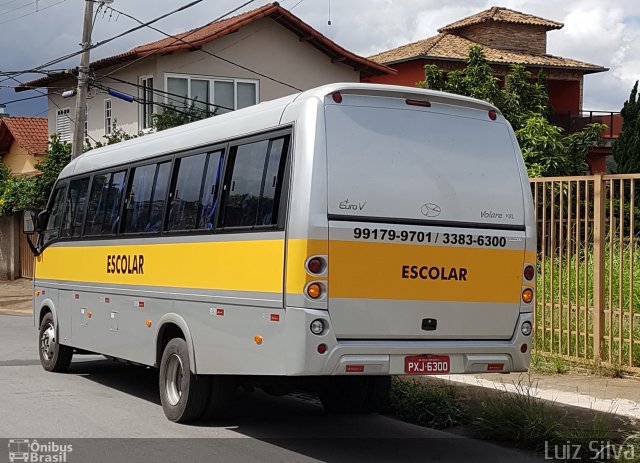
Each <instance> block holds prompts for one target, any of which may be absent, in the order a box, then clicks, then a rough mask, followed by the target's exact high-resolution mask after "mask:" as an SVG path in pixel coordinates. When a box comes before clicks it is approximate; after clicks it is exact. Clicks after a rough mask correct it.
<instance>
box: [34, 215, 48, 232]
mask: <svg viewBox="0 0 640 463" xmlns="http://www.w3.org/2000/svg"><path fill="white" fill-rule="evenodd" d="M48 221H49V211H48V210H46V209H45V210H44V211H42V212H40V213H39V214H38V217H37V219H36V231H37V232H38V233H42V232H43V231H44V230H45V229H46V228H47V222H48Z"/></svg>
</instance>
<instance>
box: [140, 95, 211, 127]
mask: <svg viewBox="0 0 640 463" xmlns="http://www.w3.org/2000/svg"><path fill="white" fill-rule="evenodd" d="M215 114H216V110H214V111H209V110H205V109H201V108H197V107H196V106H195V102H194V103H192V104H191V106H189V107H188V108H183V109H177V108H175V107H174V106H173V105H170V106H169V107H167V108H165V109H164V110H163V111H162V112H161V113H155V114H152V115H151V118H152V119H153V128H154V129H156V130H157V131H158V132H159V131H161V130H166V129H170V128H171V127H177V126H179V125H183V124H188V123H189V122H195V121H199V120H201V119H205V118H207V117H210V116H214V115H215Z"/></svg>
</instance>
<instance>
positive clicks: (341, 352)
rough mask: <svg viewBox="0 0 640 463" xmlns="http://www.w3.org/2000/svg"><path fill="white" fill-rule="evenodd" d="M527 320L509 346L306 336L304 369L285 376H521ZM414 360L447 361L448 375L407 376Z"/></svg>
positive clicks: (527, 351) (486, 342) (527, 340)
mask: <svg viewBox="0 0 640 463" xmlns="http://www.w3.org/2000/svg"><path fill="white" fill-rule="evenodd" d="M314 312H315V311H314ZM316 314H317V312H316ZM527 320H528V321H530V322H533V318H532V314H531V313H521V314H520V316H519V320H518V323H517V325H516V329H515V330H514V334H513V336H512V338H511V339H509V340H425V341H423V340H373V339H372V340H336V339H335V337H332V336H331V335H330V333H327V335H325V336H314V335H311V334H310V335H309V337H308V339H307V349H306V355H307V360H308V361H307V362H305V364H306V368H304V369H303V371H291V369H290V370H289V372H288V374H289V375H321V376H333V375H405V374H447V373H450V374H473V373H486V372H501V373H510V372H523V371H527V369H528V368H529V363H530V359H531V345H532V337H531V336H525V335H524V334H522V332H521V330H520V326H521V325H522V323H523V322H524V321H527ZM319 342H322V343H325V344H326V345H327V351H326V352H325V353H324V354H319V353H318V352H317V345H318V344H319ZM523 346H524V347H523ZM522 350H525V352H522ZM413 356H438V357H440V358H442V357H444V358H448V371H422V372H415V371H414V372H409V371H408V368H407V365H406V364H407V363H408V361H409V360H407V357H413ZM296 363H297V362H296ZM289 366H292V365H289Z"/></svg>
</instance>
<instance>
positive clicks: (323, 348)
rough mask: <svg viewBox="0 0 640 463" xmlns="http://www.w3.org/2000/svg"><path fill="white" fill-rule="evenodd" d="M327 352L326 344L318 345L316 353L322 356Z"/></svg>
mask: <svg viewBox="0 0 640 463" xmlns="http://www.w3.org/2000/svg"><path fill="white" fill-rule="evenodd" d="M326 351H327V345H326V344H318V353H319V354H324V353H325V352H326Z"/></svg>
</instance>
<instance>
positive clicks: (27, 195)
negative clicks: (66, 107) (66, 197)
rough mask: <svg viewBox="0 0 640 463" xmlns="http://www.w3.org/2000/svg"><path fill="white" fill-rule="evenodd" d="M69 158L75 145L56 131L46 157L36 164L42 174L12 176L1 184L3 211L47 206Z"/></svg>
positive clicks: (0, 195)
mask: <svg viewBox="0 0 640 463" xmlns="http://www.w3.org/2000/svg"><path fill="white" fill-rule="evenodd" d="M69 161H71V145H70V144H69V143H67V142H63V141H61V140H60V137H59V136H58V135H57V134H53V135H52V136H51V137H50V138H49V144H48V147H47V152H46V153H45V157H44V160H43V161H42V162H39V163H38V164H36V168H37V169H38V170H40V171H42V174H40V175H38V176H36V177H27V176H24V175H18V176H10V177H8V178H7V179H6V180H5V181H4V182H2V184H0V215H1V214H11V213H14V212H22V211H24V210H27V209H42V208H44V207H45V205H46V203H47V199H48V198H49V194H50V193H51V189H52V188H53V184H54V183H55V181H56V179H57V178H58V175H59V174H60V172H61V171H62V169H64V167H65V166H66V165H67V164H69Z"/></svg>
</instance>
